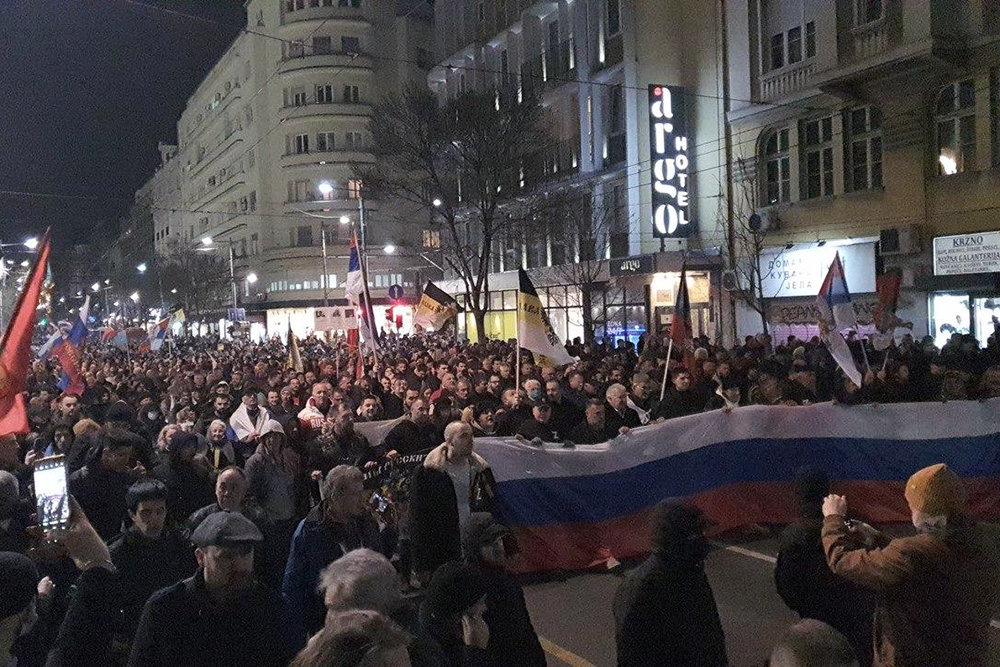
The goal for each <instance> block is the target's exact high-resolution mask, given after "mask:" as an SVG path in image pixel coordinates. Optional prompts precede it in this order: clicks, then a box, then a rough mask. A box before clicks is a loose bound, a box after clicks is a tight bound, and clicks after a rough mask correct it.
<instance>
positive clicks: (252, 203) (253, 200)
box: [247, 190, 257, 236]
mask: <svg viewBox="0 0 1000 667" xmlns="http://www.w3.org/2000/svg"><path fill="white" fill-rule="evenodd" d="M247 205H248V206H249V207H250V210H251V211H256V210H257V191H256V190H254V191H253V192H251V193H250V196H249V197H247ZM254 236H256V234H255V235H254Z"/></svg>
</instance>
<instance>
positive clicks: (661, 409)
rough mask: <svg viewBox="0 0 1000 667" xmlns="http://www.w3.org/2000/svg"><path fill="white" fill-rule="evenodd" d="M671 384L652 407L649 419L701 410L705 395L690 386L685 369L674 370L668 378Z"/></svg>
mask: <svg viewBox="0 0 1000 667" xmlns="http://www.w3.org/2000/svg"><path fill="white" fill-rule="evenodd" d="M670 382H671V384H672V385H673V386H671V387H670V389H668V390H667V393H666V394H665V395H664V396H663V400H662V401H660V402H659V404H658V405H657V406H656V407H655V408H654V409H653V412H652V414H651V415H650V418H651V419H673V418H675V417H684V416H686V415H693V414H695V413H698V412H701V411H702V410H703V409H704V408H705V397H704V396H703V395H702V394H700V393H698V392H697V391H695V390H694V389H692V388H691V373H690V372H688V371H687V370H679V371H675V372H674V374H673V377H672V378H670Z"/></svg>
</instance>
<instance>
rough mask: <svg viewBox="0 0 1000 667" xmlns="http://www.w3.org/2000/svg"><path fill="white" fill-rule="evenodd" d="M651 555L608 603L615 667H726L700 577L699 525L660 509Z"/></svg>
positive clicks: (693, 515)
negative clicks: (612, 620)
mask: <svg viewBox="0 0 1000 667" xmlns="http://www.w3.org/2000/svg"><path fill="white" fill-rule="evenodd" d="M660 512H661V513H660V517H659V521H658V525H657V526H656V533H655V535H654V537H653V553H652V555H651V556H650V557H649V558H647V559H646V561H645V562H644V563H643V564H642V565H640V566H639V567H637V568H636V569H634V570H632V571H631V572H629V573H628V575H627V576H626V577H625V581H623V582H622V584H621V585H620V586H619V587H618V590H617V592H616V593H615V600H614V616H615V641H616V643H617V646H618V665H619V667H648V666H649V665H688V666H691V667H717V666H721V665H726V664H727V660H726V642H725V637H724V636H723V634H722V623H721V622H720V621H719V610H718V608H717V607H716V605H715V596H714V595H713V593H712V587H711V586H710V585H709V583H708V577H707V576H706V575H705V567H704V561H705V556H706V554H707V553H708V541H707V540H706V539H705V535H704V528H705V520H704V517H703V516H702V514H701V512H700V511H699V510H697V509H695V508H692V507H687V506H685V505H681V504H677V503H665V504H664V505H663V506H662V507H661V508H660Z"/></svg>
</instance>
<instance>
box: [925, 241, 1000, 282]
mask: <svg viewBox="0 0 1000 667" xmlns="http://www.w3.org/2000/svg"><path fill="white" fill-rule="evenodd" d="M997 271H1000V232H978V233H975V234H959V235H958V236H938V237H936V238H935V239H934V275H935V276H957V275H962V274H966V273H995V272H997Z"/></svg>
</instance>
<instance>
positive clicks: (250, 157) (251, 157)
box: [247, 150, 256, 169]
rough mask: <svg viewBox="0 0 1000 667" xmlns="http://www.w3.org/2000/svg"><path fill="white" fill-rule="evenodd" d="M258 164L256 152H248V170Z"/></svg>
mask: <svg viewBox="0 0 1000 667" xmlns="http://www.w3.org/2000/svg"><path fill="white" fill-rule="evenodd" d="M254 164H256V158H255V157H254V152H253V151H252V150H250V151H247V168H248V169H249V168H251V167H253V166H254Z"/></svg>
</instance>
